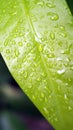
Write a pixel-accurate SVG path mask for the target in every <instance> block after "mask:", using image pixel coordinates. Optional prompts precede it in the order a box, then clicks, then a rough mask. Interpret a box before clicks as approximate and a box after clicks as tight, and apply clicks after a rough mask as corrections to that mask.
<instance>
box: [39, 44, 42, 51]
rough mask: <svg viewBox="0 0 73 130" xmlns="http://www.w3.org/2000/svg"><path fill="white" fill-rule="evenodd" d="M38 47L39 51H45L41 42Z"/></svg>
mask: <svg viewBox="0 0 73 130" xmlns="http://www.w3.org/2000/svg"><path fill="white" fill-rule="evenodd" d="M38 49H39V52H42V51H43V47H42V45H41V44H40V45H39V47H38Z"/></svg>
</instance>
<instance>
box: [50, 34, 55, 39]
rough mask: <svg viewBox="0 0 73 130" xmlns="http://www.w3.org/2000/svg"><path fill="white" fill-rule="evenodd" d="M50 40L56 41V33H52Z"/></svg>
mask: <svg viewBox="0 0 73 130" xmlns="http://www.w3.org/2000/svg"><path fill="white" fill-rule="evenodd" d="M50 38H51V39H52V40H54V39H55V33H54V32H51V33H50Z"/></svg>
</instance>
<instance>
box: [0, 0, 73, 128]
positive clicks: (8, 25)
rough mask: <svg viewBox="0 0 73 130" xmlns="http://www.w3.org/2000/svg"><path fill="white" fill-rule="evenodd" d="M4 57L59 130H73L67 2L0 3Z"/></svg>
mask: <svg viewBox="0 0 73 130" xmlns="http://www.w3.org/2000/svg"><path fill="white" fill-rule="evenodd" d="M0 52H1V54H2V56H3V58H4V60H5V62H6V64H7V66H8V68H9V70H10V72H11V73H12V75H13V77H14V78H15V80H16V81H17V83H18V84H19V85H20V87H21V88H22V89H23V91H24V92H25V93H26V94H27V96H28V97H29V98H30V99H31V101H32V102H33V103H34V104H35V105H36V106H37V108H38V109H39V110H40V111H41V113H42V114H43V115H44V116H45V118H46V119H47V120H48V121H49V122H50V123H51V124H52V125H53V127H54V128H55V129H56V130H69V129H70V130H73V18H72V15H71V13H70V11H69V9H68V6H67V4H66V2H65V1H64V0H49V1H48V0H31V1H30V0H16V1H15V0H10V1H9V0H7V1H6V0H0Z"/></svg>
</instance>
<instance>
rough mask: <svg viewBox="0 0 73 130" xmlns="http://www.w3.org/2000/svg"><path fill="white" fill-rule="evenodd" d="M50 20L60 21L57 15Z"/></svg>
mask: <svg viewBox="0 0 73 130" xmlns="http://www.w3.org/2000/svg"><path fill="white" fill-rule="evenodd" d="M50 19H51V20H58V19H59V16H58V15H57V14H54V15H53V16H52V17H51V18H50Z"/></svg>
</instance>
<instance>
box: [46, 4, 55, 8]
mask: <svg viewBox="0 0 73 130" xmlns="http://www.w3.org/2000/svg"><path fill="white" fill-rule="evenodd" d="M46 6H47V7H49V8H54V7H55V5H54V4H52V3H46Z"/></svg>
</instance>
